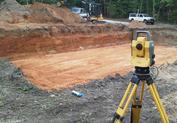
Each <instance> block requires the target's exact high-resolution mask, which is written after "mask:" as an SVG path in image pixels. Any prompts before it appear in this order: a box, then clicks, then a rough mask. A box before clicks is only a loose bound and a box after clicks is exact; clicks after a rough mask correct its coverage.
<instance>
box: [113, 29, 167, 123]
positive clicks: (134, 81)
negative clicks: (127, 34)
mask: <svg viewBox="0 0 177 123" xmlns="http://www.w3.org/2000/svg"><path fill="white" fill-rule="evenodd" d="M154 58H155V54H154V42H153V41H152V40H151V34H150V32H149V31H143V30H137V31H135V32H134V34H133V41H132V44H131V63H132V65H134V66H135V72H134V74H133V76H132V78H131V82H130V83H129V85H128V87H127V89H126V91H125V94H124V95H123V97H122V100H121V101H120V104H119V106H118V109H117V111H116V113H115V115H114V118H113V120H112V123H122V122H123V119H124V116H125V114H126V111H127V109H128V107H129V104H130V103H131V104H132V106H131V119H130V122H131V123H139V122H140V114H141V107H142V104H143V95H144V87H145V83H146V84H147V85H148V89H149V91H150V93H151V96H152V98H153V100H154V102H155V104H156V106H157V109H158V111H159V112H160V116H161V119H162V122H163V123H169V119H168V116H167V113H166V111H165V109H164V107H163V105H162V103H161V101H160V97H159V94H158V91H157V89H156V86H155V84H154V81H153V78H152V76H151V74H150V67H151V66H152V65H154V64H155V61H154Z"/></svg>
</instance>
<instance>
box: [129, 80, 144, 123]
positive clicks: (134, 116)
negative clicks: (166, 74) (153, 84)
mask: <svg viewBox="0 0 177 123" xmlns="http://www.w3.org/2000/svg"><path fill="white" fill-rule="evenodd" d="M144 85H145V82H144V81H142V86H141V92H140V95H138V91H137V92H136V95H135V97H134V99H133V103H132V107H131V123H139V122H140V114H141V108H142V102H143V95H144ZM138 96H139V97H138Z"/></svg>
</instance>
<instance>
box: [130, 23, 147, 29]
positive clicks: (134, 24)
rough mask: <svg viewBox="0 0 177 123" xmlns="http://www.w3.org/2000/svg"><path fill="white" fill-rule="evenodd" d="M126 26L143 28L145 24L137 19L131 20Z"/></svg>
mask: <svg viewBox="0 0 177 123" xmlns="http://www.w3.org/2000/svg"><path fill="white" fill-rule="evenodd" d="M128 27H129V28H130V29H135V28H138V29H141V28H142V29H143V28H146V24H145V23H143V22H139V21H132V22H130V23H129V25H128Z"/></svg>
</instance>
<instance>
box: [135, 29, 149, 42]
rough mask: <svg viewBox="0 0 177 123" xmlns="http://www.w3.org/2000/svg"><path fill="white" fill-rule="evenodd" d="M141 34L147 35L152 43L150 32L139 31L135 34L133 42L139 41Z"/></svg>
mask: <svg viewBox="0 0 177 123" xmlns="http://www.w3.org/2000/svg"><path fill="white" fill-rule="evenodd" d="M139 34H146V37H147V40H148V41H151V33H150V32H149V31H143V30H137V31H135V32H134V34H133V40H137V37H138V36H139Z"/></svg>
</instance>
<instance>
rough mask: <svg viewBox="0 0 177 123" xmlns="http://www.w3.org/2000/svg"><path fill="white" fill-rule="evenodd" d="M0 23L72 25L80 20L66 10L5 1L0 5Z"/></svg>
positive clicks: (10, 0) (12, 0)
mask: <svg viewBox="0 0 177 123" xmlns="http://www.w3.org/2000/svg"><path fill="white" fill-rule="evenodd" d="M0 21H1V22H7V23H20V22H30V23H48V22H51V23H64V24H73V23H79V22H81V18H80V17H79V15H76V14H73V13H72V12H71V11H70V10H69V9H67V8H61V7H57V6H54V5H48V4H42V3H34V4H33V5H30V6H23V5H21V4H19V3H18V2H17V1H16V0H5V1H4V2H2V3H1V5H0Z"/></svg>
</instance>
